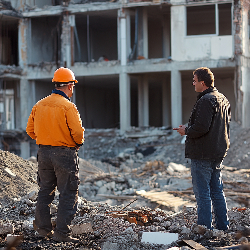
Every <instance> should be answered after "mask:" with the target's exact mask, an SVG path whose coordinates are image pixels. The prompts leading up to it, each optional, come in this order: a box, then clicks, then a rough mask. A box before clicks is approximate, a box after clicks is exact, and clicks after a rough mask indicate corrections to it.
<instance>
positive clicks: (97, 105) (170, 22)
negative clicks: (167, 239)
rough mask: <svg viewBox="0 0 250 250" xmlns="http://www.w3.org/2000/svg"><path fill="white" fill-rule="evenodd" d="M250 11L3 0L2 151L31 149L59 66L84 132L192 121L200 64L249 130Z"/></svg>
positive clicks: (124, 0)
mask: <svg viewBox="0 0 250 250" xmlns="http://www.w3.org/2000/svg"><path fill="white" fill-rule="evenodd" d="M248 10H249V6H248V4H247V2H246V3H245V2H244V1H239V0H238V1H226V0H216V1H214V0H212V1H205V0H204V1H198V0H185V1H184V0H183V1H182V0H167V1H165V0H152V1H144V0H143V1H142V0H118V1H116V0H115V1H112V0H111V1H104V0H100V1H96V0H92V1H90V0H89V1H88V0H74V1H73V0H71V1H66V0H64V1H62V0H61V1H57V0H19V1H18V0H10V1H1V2H0V14H1V19H0V123H1V124H0V132H1V147H2V148H3V149H5V150H9V151H11V152H14V153H16V154H18V155H20V156H22V157H23V158H28V157H29V156H30V155H34V154H35V151H36V150H37V148H36V146H35V142H34V141H32V140H30V139H29V137H28V136H27V134H26V132H25V128H26V124H27V120H28V116H29V114H30V111H31V108H32V106H33V105H34V104H35V103H36V102H37V101H38V100H40V99H41V98H43V97H45V96H47V95H49V94H50V93H51V91H52V89H53V84H52V82H51V79H52V78H53V73H54V71H55V70H56V69H57V68H59V67H61V66H64V67H68V68H70V69H72V71H73V72H74V73H75V76H76V79H77V80H78V84H77V86H76V89H75V94H74V96H73V99H72V101H73V102H75V103H76V105H77V107H78V110H79V112H80V115H81V118H82V121H83V126H84V127H85V128H86V130H87V129H88V128H89V129H90V128H104V129H105V128H117V129H119V130H120V132H121V133H123V132H124V131H126V130H130V129H131V127H149V126H153V127H162V126H165V127H176V126H178V125H179V124H184V123H187V122H188V118H189V115H190V111H191V109H192V107H193V105H194V103H195V100H196V93H195V92H194V88H193V86H192V77H193V76H192V72H193V70H194V69H196V68H198V67H201V66H204V67H205V66H206V67H209V68H210V69H211V70H212V71H213V72H214V75H215V85H216V87H217V88H218V89H219V91H221V92H222V93H224V94H225V95H226V96H227V97H228V99H229V101H230V103H231V106H232V119H234V120H236V121H238V122H240V123H241V124H242V126H243V127H250V112H249V111H248V106H249V105H248V102H250V88H248V85H249V83H248V79H249V74H250V71H249V67H250V63H249V53H250V51H249V36H250V31H249V13H248Z"/></svg>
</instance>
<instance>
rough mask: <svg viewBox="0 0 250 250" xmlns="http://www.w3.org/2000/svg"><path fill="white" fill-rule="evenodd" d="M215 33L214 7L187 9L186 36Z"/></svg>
mask: <svg viewBox="0 0 250 250" xmlns="http://www.w3.org/2000/svg"><path fill="white" fill-rule="evenodd" d="M215 33H216V29H215V5H205V6H192V7H187V35H188V36H192V35H206V34H215Z"/></svg>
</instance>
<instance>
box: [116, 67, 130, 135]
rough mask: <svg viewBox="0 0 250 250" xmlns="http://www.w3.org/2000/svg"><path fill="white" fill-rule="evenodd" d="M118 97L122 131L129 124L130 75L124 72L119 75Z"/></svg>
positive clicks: (128, 126)
mask: <svg viewBox="0 0 250 250" xmlns="http://www.w3.org/2000/svg"><path fill="white" fill-rule="evenodd" d="M119 97H120V131H121V132H124V131H126V130H129V129H130V126H131V110H130V109H131V104H130V77H129V75H128V74H127V73H126V72H122V73H120V75H119Z"/></svg>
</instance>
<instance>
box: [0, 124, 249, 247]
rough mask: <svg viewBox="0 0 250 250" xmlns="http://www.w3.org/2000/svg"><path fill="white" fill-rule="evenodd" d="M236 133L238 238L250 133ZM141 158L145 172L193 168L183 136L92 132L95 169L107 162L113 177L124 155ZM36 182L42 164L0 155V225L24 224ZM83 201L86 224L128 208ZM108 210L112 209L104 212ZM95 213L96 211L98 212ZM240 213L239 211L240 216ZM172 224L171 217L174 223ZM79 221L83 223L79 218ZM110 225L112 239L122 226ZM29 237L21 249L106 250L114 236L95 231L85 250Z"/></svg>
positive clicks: (228, 186) (88, 150)
mask: <svg viewBox="0 0 250 250" xmlns="http://www.w3.org/2000/svg"><path fill="white" fill-rule="evenodd" d="M230 132H231V147H230V150H229V152H228V156H227V157H226V158H225V160H224V165H225V169H224V170H223V176H224V181H225V190H226V191H227V192H228V193H229V194H231V196H230V197H229V199H228V203H229V205H230V206H229V207H230V208H232V210H231V211H230V214H231V220H232V223H231V230H232V231H231V232H234V233H235V232H236V231H237V230H240V229H242V228H244V227H245V226H248V225H249V213H250V212H249V209H248V208H247V210H239V211H240V212H238V210H237V208H235V201H236V198H237V195H235V193H233V194H232V192H231V193H230V191H232V190H233V188H236V187H237V188H238V190H237V191H239V189H240V188H242V193H244V192H247V191H246V190H249V187H248V186H247V184H246V183H248V179H249V159H248V157H249V156H250V148H249V147H250V133H249V132H250V129H242V128H241V126H240V125H239V124H237V123H236V122H232V123H231V128H230ZM135 153H140V154H141V155H143V156H142V157H141V158H140V159H137V160H134V161H131V162H132V163H131V164H132V168H139V167H140V166H141V165H142V164H144V163H145V162H148V161H154V160H159V161H163V162H164V163H165V164H168V163H170V162H174V163H178V164H182V165H184V166H186V167H189V161H188V160H187V159H185V157H184V143H183V137H181V136H179V135H178V134H177V133H175V132H173V131H170V130H167V129H165V128H162V129H155V128H151V129H149V130H147V131H146V130H143V131H142V130H136V129H135V130H134V131H132V132H130V133H126V134H123V135H119V134H118V132H117V131H116V130H106V131H104V130H91V131H89V132H88V131H86V142H85V145H84V159H85V160H86V161H91V162H92V164H93V162H95V161H99V165H98V166H97V167H103V166H104V165H102V164H101V163H103V164H104V163H108V166H110V167H108V169H103V170H104V172H106V173H110V171H115V170H118V169H119V168H118V167H119V166H121V164H122V162H120V159H121V154H123V157H126V154H127V155H134V154H135ZM124 154H125V156H124ZM137 155H138V154H137ZM127 162H129V161H127ZM105 166H106V165H105ZM119 173H120V175H122V173H121V172H119ZM36 177H37V164H36V163H33V162H32V161H28V160H25V159H22V158H20V157H18V156H16V155H14V154H12V153H10V152H7V151H2V150H0V178H1V182H0V222H1V221H2V222H6V221H13V222H14V221H15V223H19V224H20V221H19V220H20V215H21V214H22V215H23V213H24V214H25V213H26V212H22V211H23V209H24V208H23V205H20V204H21V203H20V202H21V200H22V199H23V197H25V195H27V194H29V193H30V192H32V191H37V190H38V186H37V183H36ZM243 189H244V190H243ZM245 197H246V198H245V200H243V201H242V203H241V207H248V199H249V197H248V196H247V195H246V196H245ZM82 199H83V202H82V205H80V209H81V211H83V210H84V211H85V212H78V216H80V217H81V216H82V215H83V214H85V217H84V218H83V219H81V221H84V220H87V221H88V220H90V219H91V220H92V221H94V220H98V219H97V217H98V218H100V217H102V216H103V215H100V211H101V213H102V214H103V211H104V210H105V211H110V210H115V209H117V210H119V209H122V206H121V207H110V206H108V205H100V204H99V205H98V203H88V201H87V200H85V199H84V197H83V198H82ZM243 199H244V198H243ZM15 202H17V203H15ZM18 202H19V203H18ZM32 204H33V203H31V204H28V206H30V207H31V208H29V209H31V210H30V212H29V213H27V214H31V215H32V216H34V207H32V206H33V205H32ZM236 204H237V206H239V203H236ZM19 205H20V206H21V207H20V208H18V207H19ZM103 206H104V207H105V206H106V207H105V208H104V207H103ZM233 207H234V208H233ZM25 209H27V208H25ZM86 209H87V210H88V211H90V214H88V215H86ZM140 209H141V210H143V209H145V207H141V208H140ZM235 209H236V210H235ZM244 209H245V208H244ZM91 211H94V212H93V213H92V212H91ZM235 211H237V213H236V212H235ZM163 213H164V211H159V212H157V213H156V214H155V217H157V218H158V217H161V216H163ZM239 213H240V214H239ZM14 214H15V215H14ZM86 216H87V217H86ZM88 216H89V217H88ZM91 216H92V217H91ZM183 216H184V218H183ZM185 216H186V218H185ZM188 216H190V218H189V219H188V220H187V218H188ZM90 217H91V218H90ZM77 218H78V217H77ZM86 218H87V219H86ZM105 218H106V217H105ZM164 218H165V217H164ZM194 218H196V212H195V210H192V212H191V213H187V212H185V213H184V214H181V215H180V217H178V216H177V217H175V218H172V219H173V220H177V221H176V222H175V223H174V224H176V225H180V224H182V223H184V222H183V220H184V221H186V222H187V223H188V224H185V223H186V222H185V223H184V225H182V226H181V228H182V227H189V226H190V222H191V221H193V220H194ZM30 219H31V218H27V220H30ZM172 219H169V218H168V220H172ZM78 220H80V219H79V218H78ZM102 220H104V217H102ZM109 220H111V221H109V222H108V223H110V224H109V226H108V225H107V228H106V229H105V230H107V232H108V234H110V233H111V234H112V232H109V231H108V228H109V227H110V225H113V224H112V223H114V224H116V223H117V221H113V219H110V218H109ZM159 220H160V219H159ZM164 220H165V219H164ZM237 221H238V223H240V225H237ZM27 223H28V222H27ZM75 223H76V222H75ZM119 223H121V222H119ZM119 223H118V224H119ZM122 223H123V222H122ZM162 223H163V222H162ZM93 225H94V227H96V228H99V229H98V230H100V228H101V227H102V226H101V225H99V224H98V225H97V224H96V225H95V223H94V224H93ZM119 225H120V224H119ZM152 225H155V226H156V225H157V227H160V222H158V223H156V224H152ZM164 225H165V224H164ZM123 226H124V223H123V224H121V225H120V226H118V228H120V229H119V230H121V228H122V227H123ZM128 227H129V225H127V224H126V227H124V230H125V229H126V228H128ZM161 228H162V230H166V229H169V227H166V226H164V227H161ZM170 228H171V227H170ZM103 230H104V229H103ZM117 230H118V229H117ZM119 230H118V231H119ZM133 230H134V232H136V230H139V231H140V230H142V229H141V228H139V229H138V228H134V227H133ZM143 230H148V231H152V230H156V229H150V228H147V229H145V228H144V229H143ZM157 230H160V229H157ZM171 230H172V232H174V231H178V230H179V231H180V227H179V229H178V230H177V229H176V228H175V229H171ZM182 230H183V228H182ZM25 232H26V233H28V235H29V237H28V236H26V240H27V237H28V238H29V240H28V242H26V243H23V244H22V248H19V249H101V247H100V246H101V245H103V241H104V238H105V237H106V238H107V237H108V236H107V235H106V234H104V232H102V234H103V236H102V237H104V238H100V237H99V236H100V235H99V236H96V234H98V233H96V231H95V234H94V235H92V236H91V235H90V236H89V238H88V237H87V240H88V242H89V243H88V244H89V246H88V247H86V248H84V247H83V246H84V244H83V245H79V248H76V247H74V246H71V245H69V246H67V245H61V244H54V243H53V244H52V243H51V241H43V240H41V239H39V238H37V235H36V234H35V232H34V231H32V229H31V228H28V229H25V230H24V231H20V230H19V231H18V230H17V233H25ZM118 234H119V233H118ZM81 237H83V236H81ZM91 237H92V238H91ZM190 237H191V238H192V239H193V240H196V241H197V242H200V243H201V244H203V245H209V244H210V245H211V246H213V244H214V246H226V245H233V244H236V243H239V242H238V241H236V240H235V237H234V236H233V234H232V235H231V234H230V236H228V235H227V237H229V238H228V239H225V237H226V236H225V237H222V238H223V239H222V238H219V239H217V240H215V239H214V238H213V240H212V242H214V243H212V242H211V238H209V237H208V236H206V237H207V238H206V237H205V238H204V237H200V238H199V237H198V236H197V235H196V236H190V235H189V238H190ZM197 237H198V238H197ZM83 238H84V237H83ZM85 240H86V239H85ZM219 240H223V242H224V243H223V244H221V243H219ZM4 242H5V236H2V238H1V239H0V247H2V246H5V243H4ZM39 242H40V243H39ZM118 243H119V242H118ZM118 243H117V244H118ZM51 244H52V248H49V247H48V246H50V245H51ZM112 244H113V243H112ZM114 244H115V243H114ZM119 244H120V243H119ZM138 244H139V243H138ZM25 246H26V247H25ZM128 246H129V244H128ZM107 249H108V248H107ZM124 249H161V248H160V247H155V248H152V246H144V245H143V246H142V245H140V246H138V248H129V247H128V248H124Z"/></svg>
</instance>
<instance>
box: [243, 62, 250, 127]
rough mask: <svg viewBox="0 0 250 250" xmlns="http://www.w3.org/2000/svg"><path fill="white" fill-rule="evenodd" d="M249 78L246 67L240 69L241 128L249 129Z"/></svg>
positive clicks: (249, 73) (249, 74)
mask: <svg viewBox="0 0 250 250" xmlns="http://www.w3.org/2000/svg"><path fill="white" fill-rule="evenodd" d="M249 77H250V71H249V68H247V67H242V92H243V102H242V127H243V128H249V127H250V111H249V107H250V88H249Z"/></svg>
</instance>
